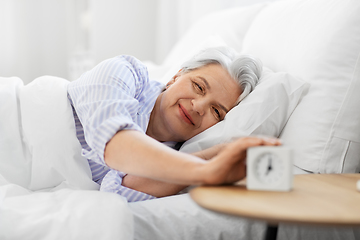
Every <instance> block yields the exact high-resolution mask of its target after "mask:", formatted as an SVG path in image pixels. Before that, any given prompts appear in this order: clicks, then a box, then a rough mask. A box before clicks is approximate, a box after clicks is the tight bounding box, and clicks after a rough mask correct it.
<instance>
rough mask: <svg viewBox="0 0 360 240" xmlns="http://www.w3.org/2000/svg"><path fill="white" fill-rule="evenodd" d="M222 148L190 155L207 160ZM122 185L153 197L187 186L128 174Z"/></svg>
mask: <svg viewBox="0 0 360 240" xmlns="http://www.w3.org/2000/svg"><path fill="white" fill-rule="evenodd" d="M224 147H225V144H219V145H216V146H213V147H210V148H208V149H205V150H202V151H198V152H196V153H192V155H194V156H197V157H199V158H202V159H204V160H208V159H210V158H212V157H214V156H215V155H216V154H217V153H218V152H220V151H221V149H222V148H224ZM122 185H123V186H125V187H128V188H131V189H134V190H137V191H140V192H144V193H147V194H150V195H152V196H155V197H165V196H170V195H174V194H176V193H178V192H180V191H181V190H183V189H184V188H186V187H187V185H179V184H173V183H168V182H164V181H158V180H154V179H150V178H144V177H139V176H135V175H129V174H127V175H126V176H125V177H124V178H123V180H122Z"/></svg>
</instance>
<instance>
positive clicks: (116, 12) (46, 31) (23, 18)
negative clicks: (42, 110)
mask: <svg viewBox="0 0 360 240" xmlns="http://www.w3.org/2000/svg"><path fill="white" fill-rule="evenodd" d="M263 1H266V0H130V1H129V0H31V1H29V0H0V76H2V77H8V76H18V77H20V78H22V79H23V80H24V81H25V83H27V82H29V81H31V80H33V79H34V78H36V77H39V76H42V75H55V76H59V77H63V78H66V79H70V80H71V79H76V77H77V76H78V75H79V74H80V73H82V72H84V71H85V70H87V69H88V68H91V67H92V66H93V65H95V64H96V63H98V62H100V61H102V60H104V59H106V58H109V57H113V56H116V55H119V54H130V55H134V56H136V57H137V58H139V59H140V60H143V61H153V62H155V63H158V64H160V63H161V62H162V61H163V60H164V58H165V56H166V55H167V53H168V52H169V51H170V49H171V48H172V46H173V45H174V44H175V42H176V41H177V40H178V39H179V38H181V36H182V35H183V34H184V33H185V31H186V30H187V29H188V28H189V26H190V25H191V24H192V23H194V22H195V21H197V20H198V19H199V18H200V17H202V16H204V15H205V14H208V13H211V12H213V11H216V10H219V9H225V8H230V7H238V6H243V5H249V4H253V3H258V2H263ZM268 1H269V0H268ZM270 1H271V0H270ZM272 1H275V0H272Z"/></svg>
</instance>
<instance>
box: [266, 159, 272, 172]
mask: <svg viewBox="0 0 360 240" xmlns="http://www.w3.org/2000/svg"><path fill="white" fill-rule="evenodd" d="M271 170H272V158H271V157H269V162H268V168H267V171H266V175H268V174H269V172H270V171H271Z"/></svg>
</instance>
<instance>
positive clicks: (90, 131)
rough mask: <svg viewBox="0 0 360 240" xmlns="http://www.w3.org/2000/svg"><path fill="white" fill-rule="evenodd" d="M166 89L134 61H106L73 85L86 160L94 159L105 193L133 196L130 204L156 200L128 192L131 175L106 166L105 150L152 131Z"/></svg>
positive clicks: (73, 101) (92, 164) (95, 173)
mask: <svg viewBox="0 0 360 240" xmlns="http://www.w3.org/2000/svg"><path fill="white" fill-rule="evenodd" d="M163 88H164V86H163V85H162V84H161V83H159V82H156V81H149V77H148V73H147V69H146V67H145V66H144V65H143V64H142V63H141V62H140V61H139V60H137V59H136V58H134V57H131V56H118V57H115V58H112V59H108V60H105V61H103V62H101V63H100V64H99V65H97V66H96V67H95V68H94V69H92V70H91V71H89V72H86V73H84V74H83V75H82V76H81V77H80V78H79V79H78V80H76V81H74V82H71V83H70V84H69V86H68V96H69V100H70V102H71V104H72V106H73V111H74V119H75V125H76V134H77V137H78V139H79V141H80V143H81V146H82V155H83V156H84V157H86V158H87V159H88V161H89V165H90V168H91V171H92V174H93V180H94V181H95V182H97V183H99V184H101V185H102V186H101V188H100V189H101V190H102V191H111V192H116V193H118V194H120V195H122V196H125V197H127V196H128V197H129V198H128V200H129V201H130V200H131V201H138V200H141V199H150V198H153V197H152V196H150V195H148V196H146V195H147V194H145V193H139V192H137V191H135V190H132V189H130V190H131V191H130V190H128V188H125V187H123V186H122V185H121V182H122V177H123V176H125V173H122V172H118V171H114V170H111V169H110V168H109V167H107V166H106V164H105V161H104V150H105V145H106V143H107V142H108V141H109V140H110V139H111V138H112V137H113V136H114V135H115V134H116V133H117V132H118V131H120V130H125V129H127V130H129V129H132V130H137V131H141V132H143V133H145V132H146V128H147V125H148V122H149V118H150V113H151V111H152V109H153V106H154V104H155V101H156V98H157V97H158V95H159V94H160V93H161V91H162V89H163ZM129 161H131V159H129ZM134 191H135V192H137V193H139V194H137V193H136V194H135V193H134ZM135 195H139V196H137V197H134V196H135Z"/></svg>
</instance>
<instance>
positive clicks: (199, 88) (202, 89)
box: [194, 82, 204, 92]
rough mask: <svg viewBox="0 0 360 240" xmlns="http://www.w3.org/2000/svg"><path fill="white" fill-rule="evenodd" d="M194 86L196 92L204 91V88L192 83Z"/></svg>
mask: <svg viewBox="0 0 360 240" xmlns="http://www.w3.org/2000/svg"><path fill="white" fill-rule="evenodd" d="M194 84H195V87H196V89H197V90H199V91H200V92H203V91H204V88H203V87H202V86H201V85H200V84H198V83H196V82H194Z"/></svg>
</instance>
